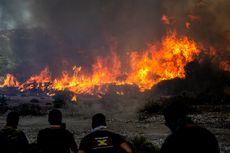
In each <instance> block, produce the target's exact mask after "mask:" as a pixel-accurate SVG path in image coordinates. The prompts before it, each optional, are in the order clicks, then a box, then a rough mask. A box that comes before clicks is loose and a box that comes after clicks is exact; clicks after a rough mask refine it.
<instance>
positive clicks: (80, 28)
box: [0, 0, 230, 76]
mask: <svg viewBox="0 0 230 153" xmlns="http://www.w3.org/2000/svg"><path fill="white" fill-rule="evenodd" d="M229 6H230V2H229V1H228V0H218V1H216V0H173V1H172V0H162V1H159V0H141V1H140V0H125V1H124V0H116V1H114V0H66V1H64V0H10V1H9V0H1V1H0V19H1V23H0V30H1V31H4V32H5V33H4V36H2V35H1V37H0V43H1V47H0V55H1V54H2V55H3V56H4V57H5V58H7V61H8V62H7V63H8V65H10V66H7V68H6V69H5V71H2V73H3V72H6V71H9V70H12V71H14V72H15V73H18V74H20V75H21V71H23V72H25V74H24V75H25V76H27V75H29V74H31V73H35V72H38V71H39V70H41V69H42V68H43V67H44V66H46V65H48V66H49V67H50V68H51V71H52V72H53V73H59V72H60V71H61V70H63V69H66V68H69V69H71V66H73V65H75V64H76V65H82V66H83V67H86V69H89V68H90V65H91V64H92V63H93V62H94V58H95V56H105V55H107V54H109V53H110V48H111V46H116V47H115V48H117V51H118V52H119V53H118V54H119V55H120V56H122V55H125V54H126V51H132V50H143V49H144V48H145V47H146V46H147V44H148V43H151V42H154V41H157V40H160V39H161V37H162V36H163V35H164V34H165V31H166V29H167V28H169V27H166V29H165V27H164V26H163V24H162V23H161V16H162V15H163V14H166V15H168V16H170V17H172V20H173V22H172V23H171V25H170V28H172V27H173V28H175V29H177V31H179V32H180V33H181V34H186V35H190V36H191V37H193V38H195V39H196V40H198V41H200V42H202V43H204V44H207V45H209V44H213V45H214V46H221V49H220V51H219V54H220V56H221V57H225V58H226V57H228V56H225V54H226V48H227V46H228V44H229V40H230V39H226V38H229V37H230V34H229V31H230V29H229V27H230V26H229V25H230V20H229V18H230V10H229ZM189 15H196V16H200V18H201V20H199V21H194V22H191V21H190V19H189ZM187 21H189V22H191V29H190V30H187V29H186V28H185V22H187ZM173 28H172V29H173ZM12 30H13V32H12ZM5 36H6V37H8V38H7V39H6V37H5ZM223 44H224V45H223ZM223 46H224V47H223ZM218 48H219V47H218ZM229 61H230V60H229ZM25 70H26V71H25ZM67 70H68V69H67Z"/></svg>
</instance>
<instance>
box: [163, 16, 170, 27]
mask: <svg viewBox="0 0 230 153" xmlns="http://www.w3.org/2000/svg"><path fill="white" fill-rule="evenodd" d="M161 21H162V23H164V24H166V25H168V24H170V19H169V17H168V16H167V15H162V17H161Z"/></svg>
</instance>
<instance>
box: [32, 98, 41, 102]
mask: <svg viewBox="0 0 230 153" xmlns="http://www.w3.org/2000/svg"><path fill="white" fill-rule="evenodd" d="M30 102H31V103H39V100H38V99H36V98H33V99H31V100H30Z"/></svg>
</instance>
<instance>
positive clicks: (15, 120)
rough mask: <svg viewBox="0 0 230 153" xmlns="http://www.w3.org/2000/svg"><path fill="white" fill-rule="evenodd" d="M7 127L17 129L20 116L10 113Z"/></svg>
mask: <svg viewBox="0 0 230 153" xmlns="http://www.w3.org/2000/svg"><path fill="white" fill-rule="evenodd" d="M6 122H7V123H6V124H7V126H12V127H17V125H18V122H19V114H18V113H17V112H10V113H9V114H8V115H7V118H6Z"/></svg>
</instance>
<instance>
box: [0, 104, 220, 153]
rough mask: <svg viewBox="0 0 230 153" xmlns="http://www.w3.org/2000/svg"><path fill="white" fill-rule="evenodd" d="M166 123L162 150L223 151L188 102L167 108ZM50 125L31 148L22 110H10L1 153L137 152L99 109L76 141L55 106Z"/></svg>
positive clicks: (0, 134) (0, 138)
mask: <svg viewBox="0 0 230 153" xmlns="http://www.w3.org/2000/svg"><path fill="white" fill-rule="evenodd" d="M163 115H164V117H165V125H166V126H167V127H168V128H169V129H170V130H171V132H172V133H171V134H170V135H169V136H168V137H167V138H166V139H165V141H164V143H163V145H162V146H161V148H160V152H161V153H219V152H220V150H219V145H218V142H217V140H216V138H215V136H214V135H213V134H212V133H211V132H209V131H208V130H207V129H205V128H203V127H200V126H198V125H196V124H194V123H193V121H192V120H191V119H190V118H189V117H188V116H187V113H186V109H185V105H183V104H182V103H179V102H173V103H171V104H170V105H168V106H167V107H166V108H165V109H164V111H163ZM48 121H49V123H50V126H49V127H48V128H45V129H42V130H40V131H39V133H38V135H37V144H36V147H34V146H33V147H34V148H33V149H31V144H29V142H28V140H27V138H26V135H25V133H24V132H23V131H21V130H19V129H18V128H17V126H18V122H19V114H18V113H16V112H10V113H9V114H8V115H7V118H6V126H5V127H4V128H3V129H1V130H0V152H1V153H32V152H33V153H36V152H38V153H70V152H73V153H117V152H120V153H133V152H135V149H133V147H132V145H130V143H129V142H128V141H127V140H125V139H124V138H123V137H122V136H121V135H119V134H116V133H114V132H111V131H109V130H108V129H107V126H106V118H105V116H104V115H103V114H101V113H98V114H95V115H94V116H93V117H92V131H91V132H90V133H89V134H88V135H86V136H85V137H84V138H83V139H82V140H81V142H80V144H79V147H78V145H77V144H76V142H75V140H74V137H73V134H72V133H71V132H69V131H68V130H67V129H66V127H65V124H64V123H62V113H61V111H60V110H58V109H53V110H51V111H50V112H49V114H48Z"/></svg>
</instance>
